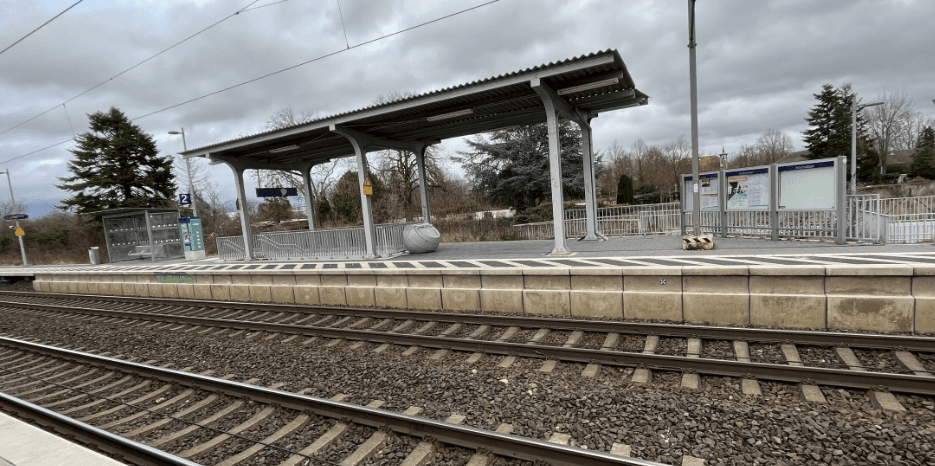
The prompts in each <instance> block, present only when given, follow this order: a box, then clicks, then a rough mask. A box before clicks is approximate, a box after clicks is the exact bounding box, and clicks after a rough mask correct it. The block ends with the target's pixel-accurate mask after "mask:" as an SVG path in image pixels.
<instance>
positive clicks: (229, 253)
mask: <svg viewBox="0 0 935 466" xmlns="http://www.w3.org/2000/svg"><path fill="white" fill-rule="evenodd" d="M217 245H218V258H219V259H221V260H222V261H235V260H240V259H243V258H244V257H246V256H247V254H246V252H244V251H245V249H244V245H243V236H227V237H221V238H218V239H217Z"/></svg>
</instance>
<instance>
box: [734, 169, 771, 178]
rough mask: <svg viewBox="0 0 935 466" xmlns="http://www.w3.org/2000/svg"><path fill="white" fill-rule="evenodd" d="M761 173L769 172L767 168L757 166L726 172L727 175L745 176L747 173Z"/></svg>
mask: <svg viewBox="0 0 935 466" xmlns="http://www.w3.org/2000/svg"><path fill="white" fill-rule="evenodd" d="M763 173H769V168H757V169H753V170H742V171H736V172H727V176H728V177H731V176H747V175H761V174H763Z"/></svg>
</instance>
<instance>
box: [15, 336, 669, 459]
mask: <svg viewBox="0 0 935 466" xmlns="http://www.w3.org/2000/svg"><path fill="white" fill-rule="evenodd" d="M0 344H3V345H6V346H11V347H15V348H19V349H21V350H24V351H29V352H36V353H41V354H47V355H52V356H54V357H57V358H61V359H66V360H70V361H75V362H80V363H84V364H91V365H96V366H102V367H107V368H110V369H115V370H119V371H122V372H127V373H131V374H137V375H140V376H143V377H147V378H154V379H157V380H160V381H163V382H168V383H177V384H179V385H183V386H188V387H193V388H199V389H203V390H209V391H213V392H218V393H223V394H225V395H228V396H232V397H237V398H248V399H252V400H255V401H259V402H263V403H267V404H270V405H275V406H280V407H284V408H289V409H294V410H297V411H302V412H312V413H314V414H317V415H319V416H322V417H327V418H331V419H350V420H351V421H353V422H355V423H358V424H363V425H367V426H371V427H374V428H377V429H379V428H384V427H385V428H388V429H390V430H392V431H394V432H397V433H400V434H405V435H413V436H419V437H433V438H435V439H436V440H438V441H440V442H442V443H447V444H450V445H456V446H460V447H464V448H470V449H472V450H478V449H486V450H487V451H490V452H491V453H493V454H495V455H499V456H504V457H509V458H519V459H524V460H528V461H536V460H543V461H547V462H550V463H551V464H553V465H565V466H574V465H584V466H589V465H594V466H599V465H600V466H606V465H637V466H663V465H661V464H660V463H655V462H650V461H645V460H639V459H634V458H626V457H619V456H613V455H610V454H608V453H603V452H597V451H593V450H585V449H582V448H575V447H570V446H567V445H559V444H554V443H549V442H544V441H541V440H536V439H531V438H526V437H520V436H514V435H506V434H500V433H498V432H493V431H488V430H483V429H478V428H475V427H469V426H463V425H457V424H449V423H446V422H441V421H436V420H433V419H427V418H421V417H417V416H409V415H406V414H401V413H395V412H392V411H384V410H381V409H375V408H368V407H366V406H357V405H353V404H350V403H343V402H339V401H333V400H326V399H322V398H317V397H312V396H308V395H299V394H297V393H290V392H285V391H281V390H276V389H272V388H266V387H259V386H255V385H248V384H245V383H240V382H233V381H229V380H225V379H219V378H216V377H210V376H206V375H200V374H192V373H188V372H182V371H177V370H173V369H166V368H162V367H156V366H149V365H146V364H140V363H135V362H129V361H124V360H120V359H114V358H108V357H105V356H97V355H93V354H88V353H83V352H80V351H74V350H68V349H63V348H56V347H53V346H48V345H43V344H39V343H33V342H28V341H23V340H18V339H14V338H6V337H0Z"/></svg>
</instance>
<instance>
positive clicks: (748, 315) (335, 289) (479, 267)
mask: <svg viewBox="0 0 935 466" xmlns="http://www.w3.org/2000/svg"><path fill="white" fill-rule="evenodd" d="M550 245H551V241H512V242H498V243H493V242H492V243H454V244H442V245H441V246H440V247H439V249H438V251H436V252H434V253H430V254H422V255H402V256H398V257H394V258H390V259H382V260H370V261H361V260H323V261H308V260H297V261H264V260H258V261H238V262H223V261H219V260H218V259H217V258H212V259H207V260H202V261H197V262H159V263H151V262H142V263H140V264H139V265H131V264H126V263H122V264H104V265H68V266H42V267H29V268H15V267H8V268H0V275H2V274H7V275H9V274H11V273H16V272H18V273H20V274H22V273H24V272H28V273H31V274H32V275H33V276H34V278H35V280H34V282H33V287H34V289H35V290H36V291H44V292H50V293H78V294H99V295H119V296H137V297H159V298H177V299H209V300H221V301H244V302H265V303H282V304H300V305H328V306H353V307H383V308H398V309H426V310H436V309H445V310H451V311H458V312H494V313H510V314H535V315H541V314H548V315H567V316H575V317H594V318H608V319H633V320H653V321H673V322H691V323H708V324H715V325H731V326H757V327H775V328H808V329H832V330H852V331H854V330H856V331H872V332H884V333H925V334H935V247H933V245H932V244H916V245H888V246H879V245H836V244H831V243H826V242H818V241H777V242H773V241H766V240H761V239H749V238H718V239H717V245H718V249H716V250H712V251H683V250H682V249H681V239H680V238H679V237H676V236H656V237H638V238H612V239H610V240H609V241H605V242H583V241H582V242H573V241H570V242H569V245H570V247H571V250H572V254H570V255H566V256H550V255H548V254H547V253H545V252H544V251H548V250H550V249H549V248H550ZM16 269H19V270H16Z"/></svg>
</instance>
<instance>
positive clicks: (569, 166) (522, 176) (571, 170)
mask: <svg viewBox="0 0 935 466" xmlns="http://www.w3.org/2000/svg"><path fill="white" fill-rule="evenodd" d="M559 141H560V145H561V163H562V186H563V190H564V194H565V196H566V197H568V198H575V197H577V198H580V197H583V196H584V169H583V167H582V158H581V130H580V128H578V125H576V124H574V123H572V122H570V121H568V120H564V119H563V120H559ZM467 144H468V146H469V147H470V149H471V150H470V151H467V152H459V156H458V157H454V160H456V161H458V162H461V164H462V166H463V167H464V171H465V172H466V173H467V175H468V177H469V178H470V179H471V180H472V181H473V183H474V188H475V190H478V191H480V192H483V193H486V194H487V196H488V198H489V200H490V201H491V202H494V203H498V204H504V205H509V206H511V207H515V208H516V209H517V210H521V209H524V208H526V207H530V206H538V205H539V204H540V203H541V202H543V201H547V200H550V199H551V189H552V188H551V183H552V180H551V172H550V167H549V133H548V128H547V127H546V124H545V123H539V124H534V125H528V126H517V127H514V128H508V129H502V130H496V131H493V132H490V133H488V135H487V136H484V135H478V136H477V137H475V138H473V139H470V140H468V141H467ZM594 158H595V160H594V162H595V163H594V170H595V178H596V177H599V176H600V174H601V171H602V169H603V167H602V164H601V159H600V156H599V155H598V154H595V157H594Z"/></svg>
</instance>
